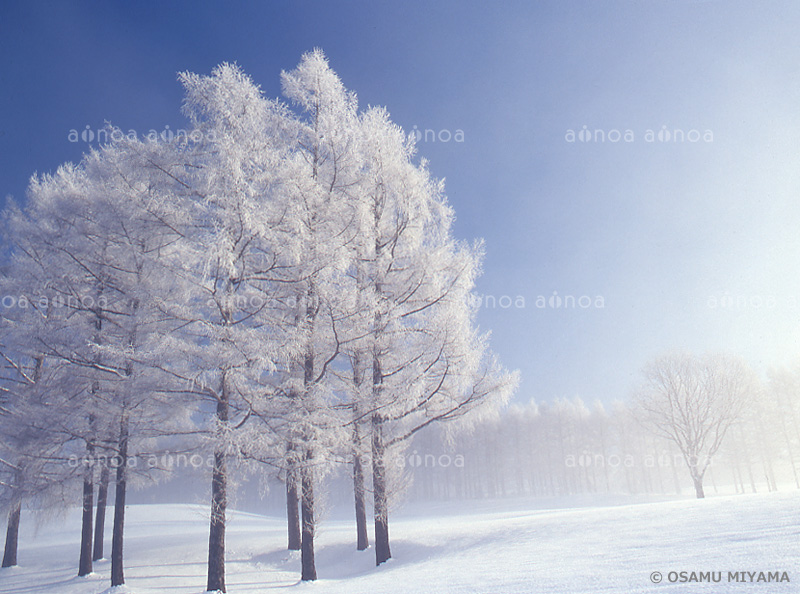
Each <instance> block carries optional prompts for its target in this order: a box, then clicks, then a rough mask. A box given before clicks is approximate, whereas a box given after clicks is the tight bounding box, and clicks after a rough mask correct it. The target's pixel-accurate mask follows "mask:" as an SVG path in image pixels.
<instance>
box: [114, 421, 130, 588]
mask: <svg viewBox="0 0 800 594" xmlns="http://www.w3.org/2000/svg"><path fill="white" fill-rule="evenodd" d="M114 487H115V492H114V528H113V533H112V535H111V587H114V586H121V585H122V584H124V583H125V566H124V562H123V551H122V547H123V543H124V541H125V537H124V534H125V497H126V495H127V488H128V423H127V419H126V418H125V417H123V418H122V420H121V421H120V436H119V459H118V460H117V477H116V484H115V485H114Z"/></svg>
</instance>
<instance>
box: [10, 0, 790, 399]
mask: <svg viewBox="0 0 800 594" xmlns="http://www.w3.org/2000/svg"><path fill="white" fill-rule="evenodd" d="M798 25H800V3H797V2H759V3H756V2H739V1H736V0H725V1H722V0H719V1H716V0H609V1H597V0H588V1H567V0H554V1H547V2H531V1H528V2H491V3H485V2H465V1H463V0H461V1H453V2H451V1H442V2H438V1H437V2H433V1H430V0H428V1H425V2H417V1H412V2H405V1H404V2H381V1H370V2H346V1H341V2H334V1H331V0H328V1H313V2H312V1H307V0H293V1H281V0H274V1H264V2H225V3H222V2H202V1H191V2H184V1H178V0H171V1H169V2H155V1H141V2H123V1H120V2H88V1H87V2H21V1H18V2H15V1H6V2H3V3H2V4H0V56H2V57H1V58H0V114H2V116H0V159H1V161H0V162H2V167H0V195H2V196H6V195H12V196H14V197H15V198H16V199H18V200H23V199H24V191H25V186H26V184H27V180H28V178H29V177H30V175H31V174H32V173H33V172H34V171H39V172H46V171H51V170H53V169H55V168H56V167H57V166H58V164H60V163H62V162H64V161H68V160H73V161H76V160H78V159H79V158H80V155H81V153H82V152H83V151H85V150H86V149H87V147H88V144H87V143H85V142H70V140H69V133H70V131H71V130H77V131H78V132H82V131H83V130H85V129H86V126H89V129H90V130H96V129H98V128H101V127H102V126H103V122H104V121H106V120H109V121H111V122H112V123H114V124H116V125H118V126H120V127H121V128H123V129H125V130H128V129H133V130H136V131H138V132H139V133H147V132H148V131H149V130H151V129H153V130H157V131H162V130H164V129H165V127H166V126H170V128H171V129H173V130H174V129H177V128H180V127H182V126H183V125H184V124H185V122H184V120H183V118H182V116H181V115H180V112H179V108H180V102H181V88H180V85H179V84H178V82H177V80H176V73H177V72H178V71H182V70H191V71H195V72H200V73H208V72H210V70H211V69H212V68H213V67H214V66H215V65H216V64H218V63H220V62H223V61H235V62H237V63H239V64H240V65H241V66H242V67H243V68H244V70H245V71H246V72H248V73H249V74H250V75H251V76H252V77H253V79H254V80H255V81H256V82H257V83H259V84H260V85H261V86H262V88H263V90H264V92H265V93H266V94H267V95H269V96H277V95H279V93H280V87H279V73H280V71H281V70H282V69H291V68H293V67H294V66H295V65H296V64H297V62H298V61H299V58H300V55H301V54H302V53H303V52H304V51H307V50H310V49H312V48H314V47H321V48H322V49H323V50H324V51H325V52H326V54H327V55H328V58H329V60H330V62H331V65H332V67H333V68H334V69H335V70H336V71H337V72H338V73H339V75H340V76H341V78H342V80H343V81H344V83H345V85H346V86H347V87H348V88H350V89H352V90H354V91H356V92H357V93H358V96H359V101H360V103H361V104H362V105H368V104H371V105H385V106H386V107H387V108H388V109H389V111H390V113H391V114H392V117H393V119H394V120H395V121H396V122H398V123H399V124H400V125H402V126H403V127H404V128H406V129H407V130H409V131H410V130H412V129H413V128H414V126H416V127H417V129H418V130H421V131H424V130H429V131H430V132H428V133H427V137H428V138H427V140H426V139H425V138H423V140H422V141H421V142H420V143H419V151H420V154H422V155H424V156H425V157H427V158H428V159H429V160H430V167H431V170H432V171H433V173H434V174H435V175H437V176H438V177H444V178H446V187H447V193H448V196H449V198H450V201H451V203H452V204H453V206H454V207H455V209H456V213H457V217H458V219H457V222H456V228H455V232H456V235H457V236H458V237H459V238H463V239H468V240H471V239H473V238H476V237H483V238H485V240H486V243H487V259H486V262H485V266H484V269H485V273H484V276H483V277H482V279H481V280H480V283H479V286H478V293H480V294H482V295H487V296H490V298H489V299H487V302H488V304H489V305H491V298H492V297H493V298H494V303H495V305H494V307H485V308H484V309H483V310H482V311H481V314H480V320H479V321H480V323H481V326H482V328H484V329H491V330H492V332H493V341H492V342H493V346H494V348H495V350H497V351H498V352H499V353H500V355H501V357H502V359H503V361H504V363H505V364H506V365H507V366H509V367H511V368H519V369H520V370H521V371H522V377H523V382H522V386H521V390H520V393H519V395H518V398H519V399H520V400H523V401H527V400H528V399H531V398H535V399H538V400H549V399H552V398H554V397H559V396H564V397H573V396H581V397H583V398H584V399H586V400H588V401H591V400H594V399H596V398H599V399H601V400H604V401H609V400H611V399H613V398H616V397H623V398H624V397H626V396H627V395H628V393H629V391H630V389H631V388H632V387H633V386H634V385H635V384H636V382H637V378H638V373H639V369H640V368H641V367H642V365H643V364H645V363H646V362H647V360H648V359H650V358H652V357H654V356H656V355H658V354H660V353H662V352H664V351H669V350H676V349H686V350H691V351H697V352H705V351H726V352H731V353H736V354H740V355H742V356H744V357H746V358H747V359H748V360H749V361H750V362H751V363H752V364H753V365H754V366H755V367H756V368H757V369H759V370H762V371H763V370H765V369H766V368H767V367H768V366H771V365H779V364H790V363H793V362H794V361H795V359H797V357H798V355H800V324H798V322H799V321H800V275H798V270H800V266H798V264H800V249H798V248H800V240H798V239H797V236H798V233H797V226H798V225H797V223H798V221H800V175H799V172H798V164H799V163H800V160H799V159H798V157H799V156H800V145H799V144H798V142H799V141H798V138H800V117H798V106H800V50H798V44H797V29H798ZM584 126H586V129H585V131H584ZM664 127H666V131H667V132H668V133H669V135H670V140H666V141H665V140H663V139H664V138H665V133H664ZM459 131H460V132H461V135H458V136H457V133H458V132H459ZM570 131H574V133H575V135H574V136H575V141H574V142H569V141H568V140H569V138H571V136H570ZM648 131H652V136H648ZM659 132H661V139H659V137H658V133H659ZM587 134H588V137H587ZM617 134H618V135H619V136H622V137H623V138H622V139H621V140H619V141H618V142H612V141H611V139H613V138H617ZM626 135H627V138H628V140H630V141H628V142H626V141H625V138H624V137H625V136H626ZM698 135H699V136H698ZM448 136H449V137H450V140H449V142H447V141H445V140H446V139H447V138H448ZM676 136H677V138H678V139H679V140H677V141H676V140H675V137H676ZM433 137H435V140H434V138H433ZM697 138H699V140H697V141H696V142H693V141H692V139H697ZM457 139H461V140H463V142H458V141H457ZM554 293H557V294H558V296H559V297H566V296H572V297H573V298H574V299H575V307H573V308H564V307H563V302H562V307H560V308H556V307H552V306H550V305H549V303H548V304H547V307H544V308H539V307H537V297H539V296H541V297H542V298H544V299H547V300H549V299H550V298H551V297H553V296H554ZM582 297H585V298H588V299H589V300H590V302H591V306H590V307H587V308H582V307H581V306H580V304H581V303H583V304H586V299H583V300H582V301H581V298H582ZM598 298H601V299H600V300H599V299H598ZM722 298H727V299H729V300H732V302H731V301H727V302H722V301H721V299H722ZM522 300H524V307H521V305H522ZM509 303H510V304H511V306H510V307H502V305H508V304H509ZM553 303H554V304H555V303H557V301H555V300H554V301H553ZM598 303H601V304H602V306H603V307H597V305H598ZM540 304H541V299H540Z"/></svg>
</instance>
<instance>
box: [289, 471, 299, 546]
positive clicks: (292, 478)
mask: <svg viewBox="0 0 800 594" xmlns="http://www.w3.org/2000/svg"><path fill="white" fill-rule="evenodd" d="M298 498H299V495H298V493H297V468H296V464H295V463H294V462H293V461H291V460H290V461H289V463H288V468H287V469H286V518H287V521H288V533H289V550H290V551H299V550H300V507H299V503H298Z"/></svg>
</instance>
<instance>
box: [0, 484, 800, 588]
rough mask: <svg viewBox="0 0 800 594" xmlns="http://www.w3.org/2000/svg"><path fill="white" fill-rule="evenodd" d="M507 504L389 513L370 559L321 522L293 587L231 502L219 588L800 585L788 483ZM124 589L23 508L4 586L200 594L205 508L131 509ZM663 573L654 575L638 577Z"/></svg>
mask: <svg viewBox="0 0 800 594" xmlns="http://www.w3.org/2000/svg"><path fill="white" fill-rule="evenodd" d="M509 503H510V502H508V501H496V502H481V503H480V505H473V504H471V503H454V504H452V505H449V506H446V509H447V513H444V514H443V513H442V509H441V506H438V505H437V506H434V505H431V506H429V507H426V506H424V505H420V504H417V505H415V506H413V507H411V508H410V509H409V508H407V509H406V510H405V511H402V510H401V511H400V512H398V513H396V514H395V515H394V517H393V518H392V523H391V525H390V530H391V537H392V552H393V555H394V558H393V559H392V560H390V561H389V562H388V563H386V564H385V565H383V566H382V567H379V568H376V567H374V552H373V551H372V550H371V549H370V550H368V551H365V552H357V551H355V550H354V549H355V545H354V541H355V528H354V526H353V523H352V521H350V520H342V519H330V520H328V521H326V522H324V523H323V524H322V525H321V526H320V527H319V539H318V542H317V570H318V573H319V576H320V579H319V580H318V581H317V582H316V583H306V584H300V583H298V580H299V569H300V560H299V554H298V553H292V552H288V551H286V550H285V549H284V547H285V526H284V520H283V519H282V518H279V517H265V516H259V515H255V514H249V513H243V512H233V513H231V517H230V525H229V531H228V539H227V540H228V554H227V560H228V561H227V570H228V576H227V583H228V592H229V593H238V592H241V593H243V594H255V593H262V592H276V593H277V592H281V591H297V588H299V589H300V591H302V592H314V593H318V592H324V593H325V594H362V593H363V594H367V593H368V594H376V593H381V594H384V593H385V594H394V593H397V594H400V593H403V594H407V593H409V592H411V593H426V594H438V593H442V594H444V593H446V594H462V593H463V594H467V593H474V592H487V593H488V592H491V593H498V594H502V593H507V594H512V593H513V594H523V593H525V594H528V593H530V592H537V593H541V594H546V593H559V594H562V593H587V592H591V593H593V594H594V593H619V594H623V593H624V594H632V593H638V592H646V593H653V592H669V593H678V592H681V593H683V592H691V593H695V592H713V593H722V592H726V593H727V592H736V591H741V592H744V591H751V590H752V589H757V591H759V592H763V593H765V594H767V593H768V594H780V593H783V592H800V571H798V560H800V522H798V515H799V514H798V509H799V508H800V505H798V504H800V493H798V492H796V491H795V492H783V493H772V494H757V495H737V496H723V497H710V498H708V499H706V500H702V501H697V500H678V501H662V502H656V503H636V504H624V505H622V504H620V505H613V506H608V507H583V508H573V509H565V508H562V509H536V508H535V507H534V506H530V507H529V508H528V509H525V507H524V506H522V505H519V504H516V505H512V506H509ZM128 514H129V515H128V521H129V524H128V529H127V542H126V557H127V566H126V578H127V586H126V587H124V588H117V589H109V588H108V583H109V577H108V576H109V569H110V568H109V561H106V560H104V561H100V562H98V563H97V564H96V565H95V573H94V574H92V575H90V576H88V577H85V578H78V577H75V572H76V569H77V558H78V550H77V544H78V540H79V530H80V518H79V513H78V510H73V511H72V512H70V514H68V516H67V517H66V519H65V520H64V521H63V522H60V523H58V524H57V525H50V526H47V527H43V528H41V529H39V531H38V533H34V527H33V523H34V522H33V518H31V517H23V534H22V535H21V541H20V555H19V558H20V562H21V564H22V565H21V567H16V568H11V569H6V570H2V571H0V592H3V593H9V594H10V593H13V594H99V593H103V594H123V593H124V594H156V593H158V594H164V593H170V594H201V593H202V592H203V588H204V584H205V561H206V546H207V542H208V533H207V524H206V513H205V510H203V509H202V508H200V507H198V506H192V505H135V506H131V507H130V508H129V512H128ZM655 571H658V572H661V573H662V574H663V576H664V577H663V582H662V583H660V584H658V585H655V584H653V583H651V581H650V575H651V574H652V573H653V572H655ZM670 571H678V572H679V571H721V572H723V582H722V583H710V584H709V583H689V584H679V583H669V581H668V578H667V576H668V574H669V572H670ZM728 571H731V572H733V571H756V572H758V571H765V572H766V571H773V572H774V571H778V572H783V571H786V572H787V573H788V576H789V578H790V579H791V582H789V583H771V584H750V585H746V584H729V583H727V572H728Z"/></svg>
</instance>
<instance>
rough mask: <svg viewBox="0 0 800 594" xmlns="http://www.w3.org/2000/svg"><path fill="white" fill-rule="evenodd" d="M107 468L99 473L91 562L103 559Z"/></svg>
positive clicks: (104, 467)
mask: <svg viewBox="0 0 800 594" xmlns="http://www.w3.org/2000/svg"><path fill="white" fill-rule="evenodd" d="M108 477H109V472H108V466H105V465H104V466H103V471H102V472H101V473H100V486H99V487H98V488H97V512H96V513H95V517H94V552H93V553H92V561H99V560H100V559H102V558H103V555H104V552H103V539H104V538H105V529H106V503H108Z"/></svg>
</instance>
